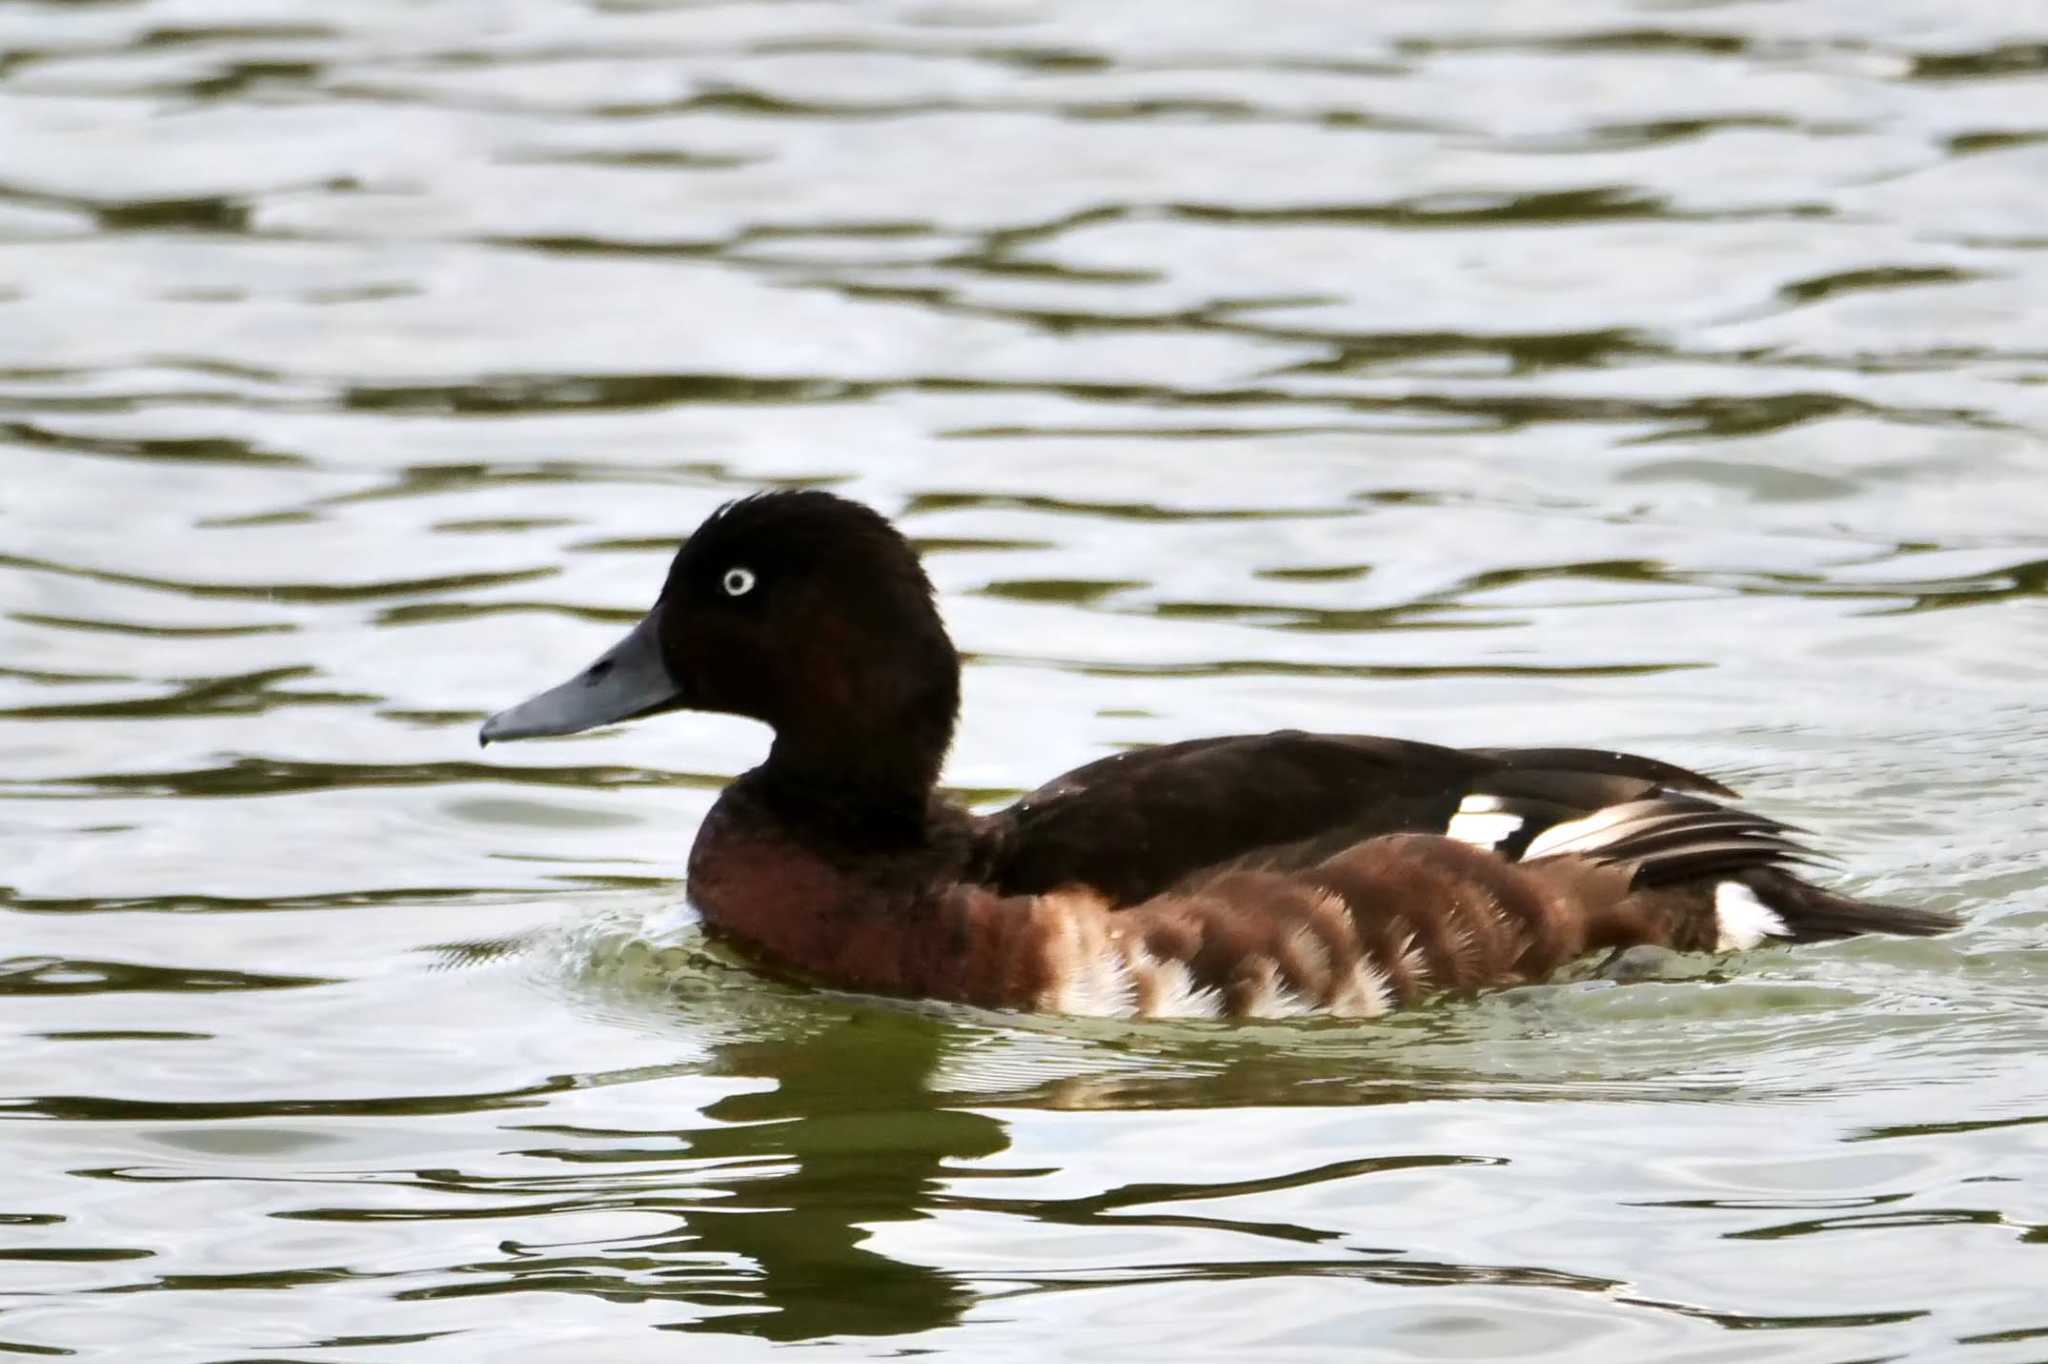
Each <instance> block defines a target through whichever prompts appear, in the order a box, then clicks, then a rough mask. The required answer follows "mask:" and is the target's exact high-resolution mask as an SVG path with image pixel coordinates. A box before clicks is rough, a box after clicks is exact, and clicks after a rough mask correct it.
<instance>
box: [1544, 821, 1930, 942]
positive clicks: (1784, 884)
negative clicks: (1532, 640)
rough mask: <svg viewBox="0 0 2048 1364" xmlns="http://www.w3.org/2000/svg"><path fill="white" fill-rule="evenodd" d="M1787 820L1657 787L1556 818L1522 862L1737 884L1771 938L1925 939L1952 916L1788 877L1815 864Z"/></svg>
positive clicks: (1638, 881)
mask: <svg viewBox="0 0 2048 1364" xmlns="http://www.w3.org/2000/svg"><path fill="white" fill-rule="evenodd" d="M1801 832H1803V831H1802V830H1799V829H1795V828H1793V827H1792V826H1791V825H1789V824H1781V823H1779V822H1778V821H1777V820H1774V819H1769V818H1767V817H1765V816H1763V815H1759V814H1753V813H1751V812H1750V811H1747V810H1737V809H1732V808H1730V807H1728V806H1726V805H1717V804H1715V803H1714V802H1713V801H1710V800H1702V799H1700V798H1699V797H1697V796H1687V795H1678V794H1675V793H1672V792H1669V791H1663V792H1658V793H1657V794H1655V795H1653V796H1649V797H1647V798H1644V799H1638V800H1632V801H1626V802H1623V803H1621V804H1618V805H1610V806H1607V807H1606V808H1604V809H1600V810H1595V811H1594V812H1593V813H1592V814H1590V815H1586V816H1583V817H1581V818H1579V819H1576V820H1569V821H1566V822H1563V823H1558V824H1553V825H1551V826H1550V827H1548V828H1545V829H1543V830H1542V831H1541V832H1540V833H1538V834H1537V835H1536V836H1535V838H1534V839H1533V840H1532V841H1531V842H1530V843H1529V845H1528V850H1527V852H1525V853H1524V854H1523V857H1524V858H1525V860H1529V861H1535V860H1538V859H1541V858H1545V857H1584V858H1589V859H1591V860H1593V861H1596V862H1605V863H1609V864H1611V865H1618V866H1626V867H1628V868H1630V870H1631V875H1632V884H1634V885H1637V886H1672V885H1680V884H1687V883H1691V884H1699V883H1703V882H1710V883H1718V882H1723V881H1734V882H1737V883H1739V884H1741V885H1744V886H1747V887H1748V888H1749V890H1750V892H1751V893H1752V894H1754V895H1755V896H1756V898H1757V899H1758V900H1760V901H1762V902H1763V904H1764V906H1765V907H1766V908H1768V909H1769V910H1771V911H1772V912H1773V913H1775V914H1776V915H1777V916H1778V917H1779V918H1780V919H1782V920H1784V923H1785V928H1786V930H1787V931H1786V932H1785V933H1784V934H1779V933H1777V932H1776V931H1775V930H1771V931H1770V933H1769V936H1771V937H1774V938H1780V939H1781V940H1784V939H1789V940H1790V941H1792V942H1824V941H1826V940H1828V939H1831V938H1848V937H1853V936H1855V935H1856V934H1858V933H1899V934H1905V935H1908V936H1912V937H1925V936H1927V935H1928V934H1931V933H1946V932H1947V931H1949V930H1950V929H1952V928H1954V927H1956V926H1957V925H1956V920H1955V919H1954V918H1953V917H1952V916H1950V915H1948V914H1944V913H1942V912H1940V911H1939V910H1932V909H1908V908H1907V907H1905V906H1903V905H1883V904H1877V903H1875V902H1873V901H1869V900H1856V899H1851V898H1850V897H1849V896H1846V895H1837V894H1835V893H1834V892H1832V891H1827V890H1822V889H1821V888H1820V887H1819V886H1816V885H1812V884H1810V883H1808V882H1806V881H1802V880H1800V879H1799V878H1798V877H1797V876H1794V875H1793V874H1792V873H1791V872H1790V871H1789V870H1787V868H1788V867H1793V866H1801V865H1805V864H1808V863H1812V862H1815V861H1819V860H1821V855H1820V854H1818V853H1815V852H1814V851H1813V850H1812V849H1810V848H1808V847H1807V846H1806V845H1805V844H1803V843H1801V842H1799V840H1798V838H1797V837H1796V835H1797V834H1799V833H1801Z"/></svg>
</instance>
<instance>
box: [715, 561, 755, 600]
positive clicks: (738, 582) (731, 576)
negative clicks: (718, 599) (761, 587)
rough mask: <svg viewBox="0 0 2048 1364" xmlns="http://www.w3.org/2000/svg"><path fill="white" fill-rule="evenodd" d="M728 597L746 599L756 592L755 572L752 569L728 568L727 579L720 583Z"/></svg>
mask: <svg viewBox="0 0 2048 1364" xmlns="http://www.w3.org/2000/svg"><path fill="white" fill-rule="evenodd" d="M718 585H719V586H720V587H723V588H724V589H725V595H726V596H728V597H744V596H746V595H747V593H749V592H751V591H753V590H754V570H753V569H751V568H728V569H727V570H725V577H724V578H723V579H721V580H720V581H719V584H718Z"/></svg>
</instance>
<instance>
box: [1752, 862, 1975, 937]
mask: <svg viewBox="0 0 2048 1364" xmlns="http://www.w3.org/2000/svg"><path fill="white" fill-rule="evenodd" d="M1729 879H1730V880H1735V881H1740V882H1742V884H1743V885H1745V886H1748V887H1749V888H1750V890H1752V891H1754V892H1755V893H1756V898H1757V899H1759V900H1761V901H1763V902H1764V903H1765V904H1766V905H1768V906H1770V907H1771V908H1772V909H1773V910H1776V911H1777V914H1778V917H1779V918H1781V919H1783V920H1784V921H1785V927H1786V928H1788V929H1790V930H1791V933H1790V935H1789V936H1790V940H1791V941H1792V942H1827V941H1830V940H1831V939H1834V938H1853V937H1855V936H1856V935H1857V934H1859V933H1897V934H1902V935H1904V936H1906V937H1911V938H1925V937H1928V936H1930V935H1931V934H1935V933H1946V932H1948V931H1949V930H1950V929H1952V928H1955V927H1957V926H1958V925H1957V921H1956V918H1955V916H1954V915H1952V914H1944V913H1943V912H1942V911H1940V910H1938V909H1912V908H1908V907H1907V906H1905V905H1884V904H1879V903H1877V902H1876V901H1875V900H1857V899H1853V898H1851V897H1849V896H1847V895H1837V894H1835V893H1834V892H1833V891H1831V890H1822V889H1821V888H1820V887H1819V886H1816V885H1810V884H1808V883H1807V882H1805V881H1802V880H1800V879H1799V878H1798V877H1796V876H1794V875H1792V873H1790V872H1788V871H1783V870H1781V869H1779V868H1776V867H1760V868H1757V869H1756V870H1754V871H1746V872H1744V873H1742V874H1741V875H1740V876H1735V877H1730V878H1729Z"/></svg>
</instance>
